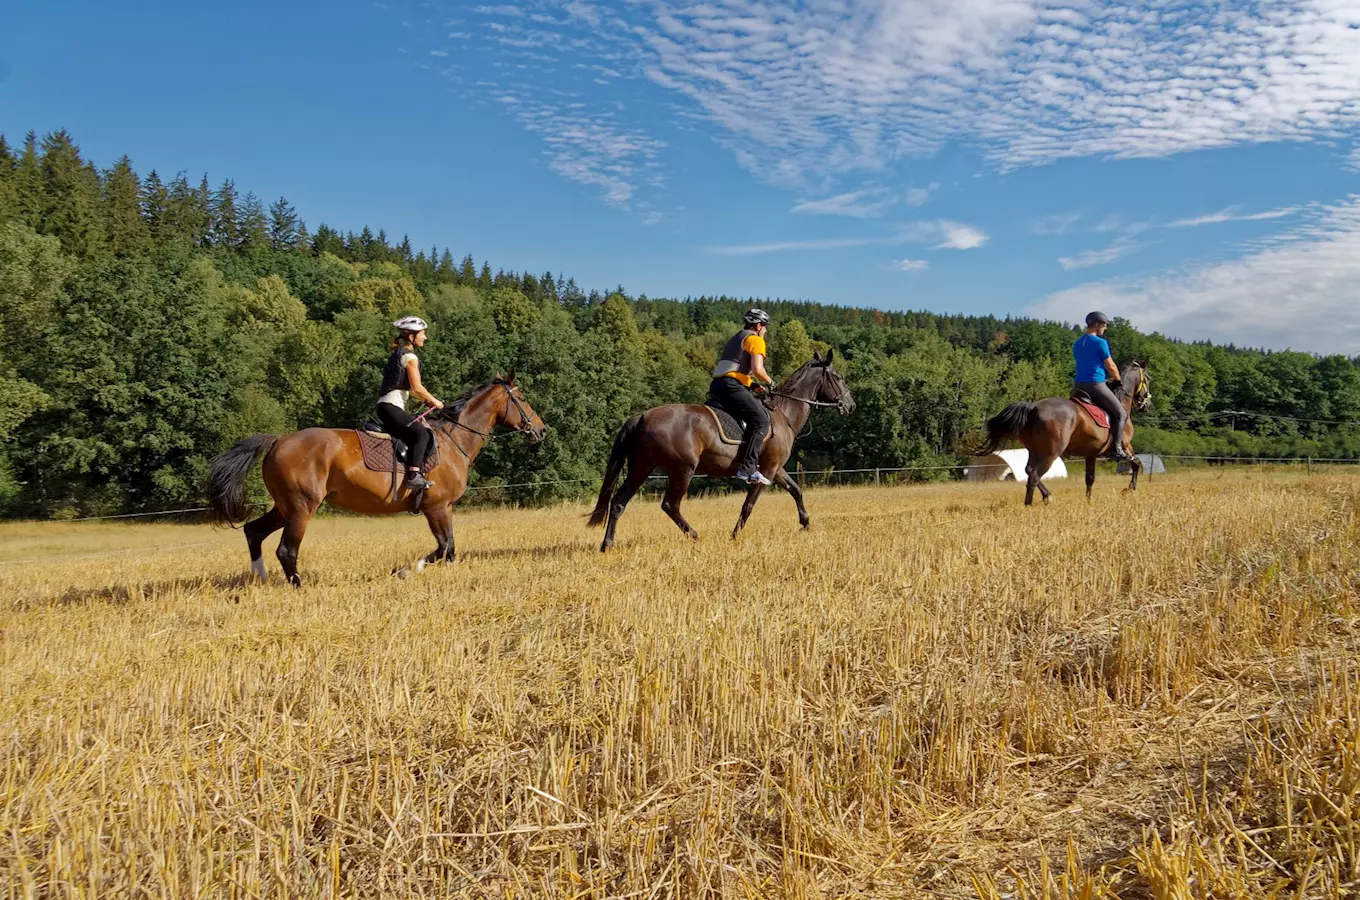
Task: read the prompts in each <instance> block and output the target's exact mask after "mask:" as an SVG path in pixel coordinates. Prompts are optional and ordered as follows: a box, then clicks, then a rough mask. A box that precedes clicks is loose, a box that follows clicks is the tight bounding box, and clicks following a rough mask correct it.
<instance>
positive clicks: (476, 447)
mask: <svg viewBox="0 0 1360 900" xmlns="http://www.w3.org/2000/svg"><path fill="white" fill-rule="evenodd" d="M496 415H497V413H496V404H495V402H494V392H493V391H489V390H488V391H483V392H482V393H480V394H478V395H477V396H475V397H473V398H472V399H470V400H468V402H467V403H466V404H465V405H464V406H463V409H462V410H461V411H460V412H459V414H458V423H457V424H451V425H450V426H449V428H450V431H451V434H450V435H449V440H451V441H453V443H454V445H455V446H457V447H458V448H459V449H460V450H462V451H463V452H464V453H465V454H467V458H468V460H469V462H470V461H471V460H474V459H476V458H477V454H478V453H481V452H482V448H483V447H485V446H486V441H487V438H488V437H489V436H490V435H491V429H492V428H494V427H496Z"/></svg>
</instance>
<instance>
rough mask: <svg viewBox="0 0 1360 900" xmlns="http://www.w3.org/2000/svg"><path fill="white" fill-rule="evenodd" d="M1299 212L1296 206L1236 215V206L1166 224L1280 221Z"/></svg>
mask: <svg viewBox="0 0 1360 900" xmlns="http://www.w3.org/2000/svg"><path fill="white" fill-rule="evenodd" d="M1298 211H1299V208H1298V207H1297V206H1288V207H1282V208H1280V209H1271V210H1267V211H1265V212H1259V213H1251V214H1249V215H1238V213H1237V207H1236V206H1229V207H1227V208H1226V209H1220V210H1219V211H1218V212H1216V213H1209V214H1208V215H1205V216H1195V217H1193V218H1189V219H1177V220H1176V221H1174V222H1171V223H1170V224H1168V226H1167V227H1168V228H1193V227H1195V226H1197V225H1216V224H1218V223H1219V222H1261V221H1265V220H1266V219H1280V218H1283V217H1284V216H1288V215H1292V214H1294V213H1296V212H1298Z"/></svg>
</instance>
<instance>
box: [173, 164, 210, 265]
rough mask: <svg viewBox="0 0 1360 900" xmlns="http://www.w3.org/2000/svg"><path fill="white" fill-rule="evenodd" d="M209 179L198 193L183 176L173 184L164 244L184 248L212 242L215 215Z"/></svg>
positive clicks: (203, 182)
mask: <svg viewBox="0 0 1360 900" xmlns="http://www.w3.org/2000/svg"><path fill="white" fill-rule="evenodd" d="M207 190H208V176H206V175H204V176H203V181H202V183H201V184H200V185H199V186H198V188H197V189H195V188H192V187H190V186H189V179H187V178H185V177H184V173H183V172H180V173H179V174H178V175H176V176H175V178H174V180H173V181H171V182H170V197H169V199H168V200H167V201H166V204H165V226H164V228H163V229H162V234H163V237H162V240H163V241H165V242H166V243H173V244H178V245H180V246H190V247H201V246H204V245H206V243H207V241H208V230H209V226H210V223H211V213H210V211H209V207H208V205H207V202H206V199H205V198H206V195H207Z"/></svg>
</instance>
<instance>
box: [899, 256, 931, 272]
mask: <svg viewBox="0 0 1360 900" xmlns="http://www.w3.org/2000/svg"><path fill="white" fill-rule="evenodd" d="M893 268H894V269H900V270H901V271H903V272H924V271H925V270H926V269H928V268H930V263H928V262H926V261H925V260H924V259H895V260H893Z"/></svg>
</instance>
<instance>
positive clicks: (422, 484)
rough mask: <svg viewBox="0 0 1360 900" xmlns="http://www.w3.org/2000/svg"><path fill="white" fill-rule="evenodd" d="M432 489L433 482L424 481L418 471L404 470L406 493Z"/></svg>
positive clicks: (422, 475)
mask: <svg viewBox="0 0 1360 900" xmlns="http://www.w3.org/2000/svg"><path fill="white" fill-rule="evenodd" d="M432 487H434V482H433V481H426V480H425V475H424V473H423V472H421V471H420V470H419V469H407V470H406V489H407V490H408V491H423V490H425V489H426V488H432Z"/></svg>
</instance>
